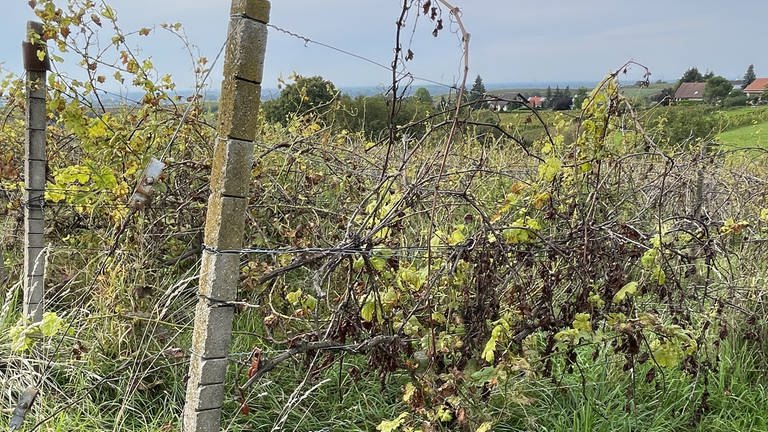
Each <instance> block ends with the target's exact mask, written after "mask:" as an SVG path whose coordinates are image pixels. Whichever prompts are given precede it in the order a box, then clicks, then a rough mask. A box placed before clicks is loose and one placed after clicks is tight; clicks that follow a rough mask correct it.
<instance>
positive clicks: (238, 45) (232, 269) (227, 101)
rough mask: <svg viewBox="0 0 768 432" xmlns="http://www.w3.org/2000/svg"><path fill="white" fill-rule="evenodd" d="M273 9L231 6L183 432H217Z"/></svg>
mask: <svg viewBox="0 0 768 432" xmlns="http://www.w3.org/2000/svg"><path fill="white" fill-rule="evenodd" d="M269 8H270V4H269V1H267V0H232V6H231V18H230V22H229V30H228V35H227V46H226V53H225V60H224V81H223V82H222V84H221V98H220V106H219V121H218V130H217V134H218V139H217V141H216V145H215V150H214V155H213V166H212V173H211V195H210V197H209V198H208V213H207V216H206V221H205V248H204V250H203V257H202V260H203V261H202V267H201V269H200V286H199V290H198V294H199V296H200V300H199V301H198V304H197V309H196V311H195V329H194V333H193V338H192V353H191V358H190V366H189V381H188V383H187V397H186V402H185V406H184V414H183V419H182V421H183V430H184V431H185V432H203V431H205V432H210V431H218V430H219V429H220V422H221V406H222V403H223V400H224V393H225V388H224V378H225V376H226V371H227V355H228V354H229V345H230V340H231V337H232V334H231V333H232V320H233V317H234V312H235V310H234V306H233V305H232V304H231V302H232V301H233V300H235V298H236V295H237V284H238V280H239V274H240V266H239V261H240V256H239V253H237V252H227V250H236V249H241V248H242V246H243V234H244V231H245V210H246V206H247V203H248V198H247V197H248V193H249V186H250V182H251V168H252V165H253V141H254V140H255V138H256V127H257V122H256V120H257V114H258V111H259V102H260V97H261V78H262V71H263V64H264V52H265V49H266V41H267V26H266V24H267V22H268V20H269Z"/></svg>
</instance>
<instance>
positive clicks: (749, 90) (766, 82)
mask: <svg viewBox="0 0 768 432" xmlns="http://www.w3.org/2000/svg"><path fill="white" fill-rule="evenodd" d="M767 88H768V78H758V79H756V80H754V81H752V82H751V83H749V85H748V86H746V87H745V88H744V93H746V95H747V96H760V95H761V94H763V92H764V91H765V90H766V89H767Z"/></svg>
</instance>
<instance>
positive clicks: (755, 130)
mask: <svg viewBox="0 0 768 432" xmlns="http://www.w3.org/2000/svg"><path fill="white" fill-rule="evenodd" d="M717 140H718V141H719V142H721V143H722V144H723V145H724V146H725V147H727V148H750V147H759V148H768V122H763V123H758V124H753V125H750V126H744V127H740V128H736V129H731V130H727V131H725V132H722V133H720V134H718V135H717Z"/></svg>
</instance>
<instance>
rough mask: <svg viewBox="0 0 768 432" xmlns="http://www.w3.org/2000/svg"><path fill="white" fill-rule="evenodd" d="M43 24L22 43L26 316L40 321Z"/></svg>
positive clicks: (32, 24) (47, 65) (29, 29)
mask: <svg viewBox="0 0 768 432" xmlns="http://www.w3.org/2000/svg"><path fill="white" fill-rule="evenodd" d="M42 33H43V26H42V24H40V23H36V22H32V21H30V22H28V23H27V35H28V41H27V42H24V43H23V44H22V51H23V57H24V69H25V70H26V72H27V80H26V110H25V111H26V113H25V116H26V124H27V130H26V151H25V158H24V159H25V161H24V303H23V312H24V316H26V317H27V318H28V319H30V320H31V321H32V322H38V321H40V320H41V319H42V316H43V294H44V290H45V260H46V250H45V244H44V241H45V240H44V238H43V232H44V229H45V221H44V217H43V207H44V204H45V167H46V164H47V159H46V153H45V127H46V123H47V117H46V112H45V97H46V71H47V70H49V69H50V62H49V60H48V52H47V50H46V48H45V42H44V41H42V40H41V36H40V35H42Z"/></svg>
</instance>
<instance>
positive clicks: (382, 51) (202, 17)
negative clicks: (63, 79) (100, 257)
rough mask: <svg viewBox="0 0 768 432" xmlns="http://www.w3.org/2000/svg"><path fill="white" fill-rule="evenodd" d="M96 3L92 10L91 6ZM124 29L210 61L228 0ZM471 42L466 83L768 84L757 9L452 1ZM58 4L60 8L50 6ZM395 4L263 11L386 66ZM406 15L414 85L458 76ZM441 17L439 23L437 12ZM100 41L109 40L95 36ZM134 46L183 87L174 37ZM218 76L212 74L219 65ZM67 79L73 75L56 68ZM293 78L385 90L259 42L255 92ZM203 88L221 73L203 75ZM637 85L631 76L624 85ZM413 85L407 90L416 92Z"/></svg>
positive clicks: (671, 1) (367, 76) (351, 1)
mask: <svg viewBox="0 0 768 432" xmlns="http://www.w3.org/2000/svg"><path fill="white" fill-rule="evenodd" d="M2 1H3V3H4V6H5V8H4V11H3V14H2V16H1V17H0V40H2V41H3V42H2V44H0V62H3V65H2V66H3V68H4V69H6V70H11V71H13V72H16V73H19V72H20V71H21V60H20V57H21V55H20V49H19V43H20V42H21V40H22V39H23V38H24V23H25V22H26V21H27V20H29V19H34V16H33V15H32V13H31V10H30V8H29V6H28V5H27V1H26V0H2ZM100 1H101V0H97V3H100ZM108 2H109V4H111V5H112V6H113V7H114V8H115V10H116V11H117V14H118V20H119V22H120V24H121V26H122V27H123V28H124V29H126V30H128V29H134V30H135V29H138V28H140V27H152V26H154V25H157V24H160V23H164V22H181V23H182V24H183V25H184V27H185V30H186V32H187V34H188V36H189V39H190V40H191V41H192V42H193V43H195V44H196V45H197V46H198V47H199V50H200V53H201V54H202V55H204V56H206V57H208V58H209V59H213V58H214V57H215V55H216V53H217V52H218V50H219V48H220V46H221V44H222V42H223V40H224V37H225V34H226V26H227V22H228V9H229V3H230V2H229V1H228V0H110V1H108ZM453 3H454V4H455V5H456V6H458V7H460V8H461V9H462V16H463V19H464V22H465V24H466V26H467V28H468V31H469V32H470V33H471V34H472V37H471V48H470V68H471V72H470V74H471V77H472V78H474V76H475V75H477V74H480V75H481V76H482V77H483V79H484V80H485V81H486V82H488V83H492V82H530V81H536V82H540V83H542V84H546V83H548V82H563V81H596V80H599V79H600V78H601V77H602V76H603V75H604V74H605V73H606V72H608V71H609V70H612V69H614V68H616V67H618V66H620V65H621V64H623V63H624V62H625V61H626V60H628V59H634V60H636V61H638V62H641V63H643V64H645V65H646V66H648V67H649V68H650V70H651V72H652V73H653V75H652V79H653V80H656V79H664V80H675V79H677V78H678V77H679V76H680V75H681V74H682V73H683V72H684V71H685V70H686V69H687V68H689V67H691V66H697V67H698V68H699V70H701V71H702V72H705V71H709V70H712V71H714V72H715V73H716V74H719V75H723V76H725V77H727V78H740V77H741V76H743V74H744V72H745V70H746V68H747V66H748V65H749V64H751V63H752V64H754V65H755V69H756V72H757V75H758V76H768V54H766V52H765V51H764V50H763V49H762V48H760V47H761V46H762V44H763V42H764V41H765V38H766V36H768V34H767V33H766V30H765V28H766V27H765V20H766V17H768V1H765V0H736V1H729V2H726V1H722V0H664V1H661V0H644V1H624V0H582V1H574V0H548V1H530V0H526V1H523V0H474V1H470V0H454V1H453ZM60 4H64V1H61V2H60ZM401 4H402V0H273V1H272V14H271V23H273V24H275V25H277V26H280V27H283V28H285V29H288V30H291V31H293V32H296V33H300V34H302V35H304V36H307V37H309V38H311V39H314V40H317V41H320V42H323V43H326V44H329V45H334V46H337V47H339V48H342V49H346V50H348V51H352V52H355V53H358V54H361V55H363V56H365V57H369V58H371V59H373V60H375V61H377V62H379V63H383V64H389V62H390V61H391V57H392V53H393V46H394V37H395V36H394V32H395V21H396V18H397V16H398V14H399V12H400V5H401ZM416 12H417V10H416V9H415V8H414V10H412V11H411V14H410V15H409V20H408V26H407V28H406V29H405V31H404V32H403V41H404V44H405V46H406V48H408V47H411V49H412V50H413V51H414V53H415V57H414V59H413V61H410V62H408V65H407V66H408V69H409V70H410V71H411V72H412V73H414V74H415V75H418V76H423V77H427V78H430V79H432V80H435V81H440V82H444V83H449V84H450V83H453V82H455V81H456V80H457V79H458V78H459V76H460V71H461V69H460V56H461V50H460V41H459V40H458V38H457V36H456V34H454V33H451V30H455V26H454V25H450V24H449V23H448V22H447V20H446V26H445V27H446V30H445V31H444V32H443V33H442V34H441V35H440V36H439V37H438V38H433V37H432V35H431V31H432V26H433V24H432V23H430V22H429V21H428V20H427V19H425V18H424V17H423V16H422V17H420V18H419V22H418V23H417V25H416V26H415V29H414V25H413V24H414V19H415V17H416ZM445 16H446V17H447V13H445ZM105 40H108V38H106V37H105ZM131 43H132V44H133V46H136V47H140V49H141V50H143V52H144V54H146V55H151V57H152V60H153V61H154V63H155V66H156V67H157V69H158V70H159V71H160V72H161V73H171V74H173V76H174V78H175V79H176V81H177V83H178V84H179V86H180V87H182V88H183V87H191V85H192V83H193V78H192V74H191V73H190V70H191V65H190V61H189V56H188V55H187V54H186V53H185V49H184V47H183V45H182V44H181V43H180V42H179V40H178V39H176V38H175V37H172V36H170V35H169V34H167V33H165V32H162V31H159V29H158V31H155V32H153V35H152V36H150V37H148V38H139V37H137V38H135V39H133V40H132V42H131ZM219 66H220V64H219ZM64 68H65V69H67V68H73V66H72V65H68V66H65V67H64ZM292 72H297V73H299V74H302V75H307V76H309V75H322V76H323V77H325V78H326V79H330V80H331V81H333V82H334V83H336V84H337V85H339V86H370V85H382V86H384V85H386V83H388V82H389V80H390V79H391V75H390V73H389V72H388V71H386V70H383V69H380V68H377V67H376V66H372V65H370V64H368V63H365V62H363V61H360V60H358V59H355V58H352V57H349V56H345V55H342V54H339V53H336V52H334V51H330V50H328V49H326V48H322V47H319V46H317V45H313V44H308V45H307V46H305V44H304V42H303V41H300V40H298V39H296V38H294V37H291V36H288V35H285V34H283V33H279V32H276V31H274V30H271V31H270V35H269V41H268V50H267V58H266V65H265V73H264V87H276V86H277V80H278V77H281V76H282V77H288V76H289V75H290V74H291V73H292ZM212 78H213V79H212V82H213V83H214V84H213V85H214V87H217V86H218V82H219V81H220V79H221V77H220V70H214V74H213V76H212ZM639 78H641V72H640V70H639V69H635V70H634V73H633V74H632V73H631V74H630V79H639ZM416 84H418V82H417V83H416Z"/></svg>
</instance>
